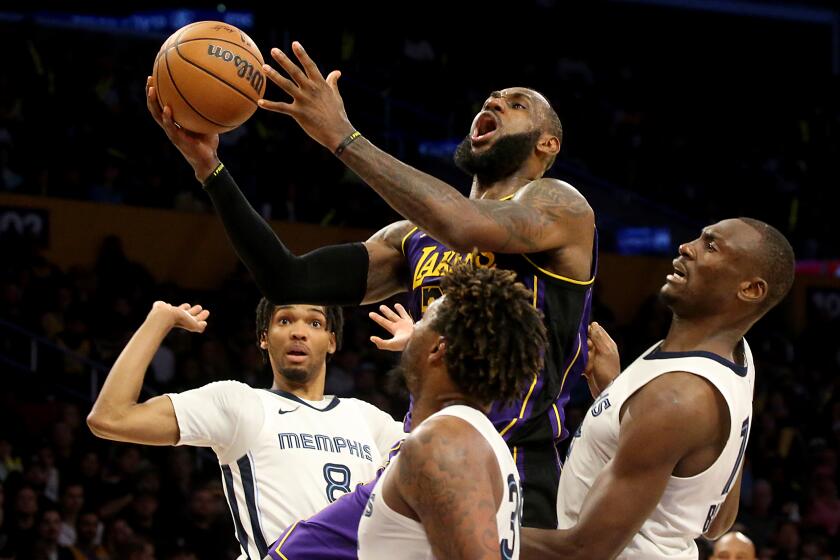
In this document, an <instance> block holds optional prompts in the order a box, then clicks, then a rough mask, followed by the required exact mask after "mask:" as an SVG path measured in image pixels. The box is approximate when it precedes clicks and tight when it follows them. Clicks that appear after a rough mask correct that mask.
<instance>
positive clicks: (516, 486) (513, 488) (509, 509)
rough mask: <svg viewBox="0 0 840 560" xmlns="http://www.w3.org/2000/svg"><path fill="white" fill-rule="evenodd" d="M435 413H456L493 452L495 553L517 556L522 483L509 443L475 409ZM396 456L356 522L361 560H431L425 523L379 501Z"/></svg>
mask: <svg viewBox="0 0 840 560" xmlns="http://www.w3.org/2000/svg"><path fill="white" fill-rule="evenodd" d="M435 416H456V417H458V418H460V419H461V420H464V421H465V422H468V423H469V424H470V425H471V426H472V427H473V428H475V429H476V430H477V431H478V432H479V433H480V434H481V435H482V436H484V439H486V440H487V443H489V444H490V447H491V448H492V449H493V452H494V453H495V455H496V459H497V461H498V464H499V475H500V477H501V481H502V482H501V483H502V501H501V503H500V504H499V509H498V510H496V527H497V528H498V531H499V554H500V558H502V560H511V559H516V558H519V531H520V526H521V523H522V486H521V484H520V482H519V471H518V470H517V469H516V463H514V461H513V457H511V455H510V450H509V449H508V446H507V444H506V443H505V441H504V440H503V439H502V437H501V436H500V435H499V432H498V431H496V428H495V427H494V426H493V424H492V423H491V422H490V420H489V419H488V418H487V416H486V415H484V413H482V412H481V411H480V410H476V409H475V408H472V407H469V406H463V405H453V406H448V407H446V408H444V409H443V410H441V411H438V412H436V413H435V414H433V415H432V416H430V417H429V418H434V417H435ZM399 460H400V456H399V455H397V456H396V457H395V458H394V459H392V460H391V463H390V464H389V465H388V467H387V468H386V469H385V472H383V473H382V476H381V477H380V478H379V481H378V482H377V483H376V486H375V487H374V488H373V492H372V493H371V496H370V499H369V500H368V504H367V508H366V509H365V513H364V515H363V516H362V519H361V521H360V522H359V560H392V559H393V558H400V559H401V560H432V559H434V556H433V555H432V547H431V545H430V544H429V539H428V538H427V537H426V531H425V530H424V529H423V525H422V524H421V523H418V522H417V521H414V520H413V519H409V518H408V517H405V516H403V515H400V514H399V513H397V512H395V511H394V510H393V509H391V508H390V507H388V504H386V503H385V500H383V499H382V485H383V484H384V483H385V480H386V479H387V478H388V476H389V475H390V474H391V473H393V472H394V471H395V469H396V468H397V463H398V462H399Z"/></svg>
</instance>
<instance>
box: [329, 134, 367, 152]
mask: <svg viewBox="0 0 840 560" xmlns="http://www.w3.org/2000/svg"><path fill="white" fill-rule="evenodd" d="M361 137H362V133H361V132H359V131H358V130H354V131H353V133H352V134H350V135H349V136H348V137H347V138H345V139H344V140H342V141H341V144H339V145H338V148H336V149H335V157H341V154H343V153H344V150H346V149H347V146H349V145H350V144H352V143H353V142H355V141H356V140H358V139H359V138H361Z"/></svg>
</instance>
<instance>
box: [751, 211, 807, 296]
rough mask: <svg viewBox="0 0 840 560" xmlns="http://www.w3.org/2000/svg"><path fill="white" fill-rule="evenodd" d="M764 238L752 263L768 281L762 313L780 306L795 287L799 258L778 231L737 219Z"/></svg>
mask: <svg viewBox="0 0 840 560" xmlns="http://www.w3.org/2000/svg"><path fill="white" fill-rule="evenodd" d="M738 219H739V220H741V221H742V222H744V223H745V224H747V225H749V226H750V227H752V228H753V229H755V230H756V231H757V232H758V233H759V234H761V242H760V244H759V247H758V250H757V251H756V252H755V253H754V255H753V262H754V263H756V264H757V265H758V270H757V273H758V275H759V276H761V277H762V278H764V279H765V280H766V281H767V299H766V300H765V304H764V306H763V307H762V310H763V311H767V310H769V309H770V308H772V307H774V306H775V305H776V304H778V303H779V302H780V301H782V299H784V297H785V296H786V295H787V293H788V292H789V291H790V288H791V287H792V286H793V280H794V276H795V272H796V257H795V255H794V253H793V247H791V246H790V242H789V241H788V240H787V238H785V236H784V235H783V234H782V232H780V231H779V230H778V229H776V228H774V227H773V226H771V225H770V224H768V223H766V222H762V221H761V220H756V219H754V218H738Z"/></svg>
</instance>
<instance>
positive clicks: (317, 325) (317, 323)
mask: <svg viewBox="0 0 840 560" xmlns="http://www.w3.org/2000/svg"><path fill="white" fill-rule="evenodd" d="M309 324H310V325H312V327H314V328H316V329H320V328H321V320H320V319H315V320H314V321H312V322H310V323H309Z"/></svg>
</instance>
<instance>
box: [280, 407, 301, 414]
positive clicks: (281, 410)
mask: <svg viewBox="0 0 840 560" xmlns="http://www.w3.org/2000/svg"><path fill="white" fill-rule="evenodd" d="M295 410H297V408H293V409H292V410H283V409H282V408H281V409H280V410H278V411H277V414H288V413H290V412H294V411H295Z"/></svg>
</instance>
